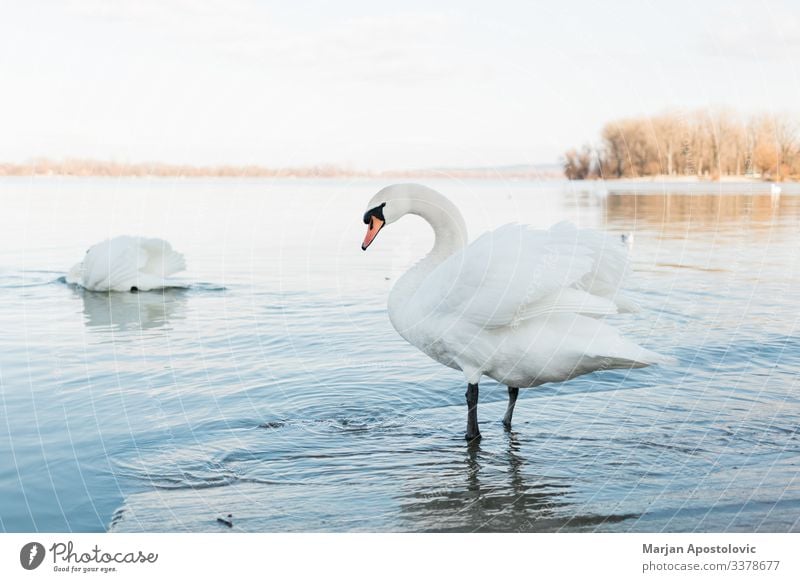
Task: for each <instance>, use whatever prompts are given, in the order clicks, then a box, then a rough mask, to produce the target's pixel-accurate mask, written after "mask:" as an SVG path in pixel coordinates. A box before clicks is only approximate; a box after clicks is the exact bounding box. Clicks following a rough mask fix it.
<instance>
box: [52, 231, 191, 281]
mask: <svg viewBox="0 0 800 582" xmlns="http://www.w3.org/2000/svg"><path fill="white" fill-rule="evenodd" d="M184 269H186V261H185V260H184V258H183V255H182V254H180V253H178V252H176V251H174V250H172V245H170V244H169V243H168V242H167V241H165V240H162V239H160V238H142V237H136V236H118V237H115V238H112V239H108V240H104V241H103V242H101V243H98V244H96V245H94V246H92V247H91V248H90V249H89V250H88V251H86V256H85V257H84V258H83V261H82V262H80V263H78V264H77V265H75V266H74V267H72V269H70V271H69V274H68V275H67V283H72V284H76V285H80V286H81V287H85V288H86V289H88V290H90V291H150V290H152V289H162V288H164V287H171V286H174V284H171V283H170V282H169V281H168V280H167V277H169V276H170V275H173V274H175V273H177V272H179V271H183V270H184Z"/></svg>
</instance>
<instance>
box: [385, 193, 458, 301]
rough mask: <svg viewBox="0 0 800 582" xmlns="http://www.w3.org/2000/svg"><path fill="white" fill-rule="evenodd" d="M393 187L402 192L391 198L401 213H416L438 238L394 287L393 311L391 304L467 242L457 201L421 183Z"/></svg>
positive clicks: (414, 288) (392, 297)
mask: <svg viewBox="0 0 800 582" xmlns="http://www.w3.org/2000/svg"><path fill="white" fill-rule="evenodd" d="M390 188H393V189H397V190H399V192H397V194H399V196H397V198H395V199H394V200H392V201H391V202H389V204H397V205H398V206H399V207H401V209H402V210H403V211H404V212H402V214H416V215H417V216H420V217H422V218H423V219H424V220H425V221H426V222H427V223H428V224H430V225H431V228H433V232H434V235H435V241H434V244H433V248H432V249H431V251H430V252H429V253H428V254H427V255H426V256H425V258H424V259H422V260H421V261H420V262H419V263H417V264H416V265H414V266H413V267H412V268H411V269H409V270H408V271H407V272H406V273H405V274H404V275H403V276H402V277H401V278H400V279H399V280H398V281H397V283H395V285H394V287H393V288H392V292H391V294H390V295H389V306H390V313H391V312H392V311H393V310H392V307H393V306H397V308H398V309H396V310H394V311H395V313H396V312H397V311H398V310H399V309H400V305H399V304H402V303H404V302H405V300H407V299H409V298H410V297H411V296H412V295H413V294H414V291H416V289H417V287H419V285H420V283H422V281H423V280H424V279H425V277H426V276H427V275H428V274H429V273H430V272H431V271H432V270H433V269H435V268H436V266H437V265H439V263H441V262H442V261H444V260H445V259H446V258H447V257H449V256H450V255H452V254H453V253H455V252H457V251H459V250H460V249H462V248H463V247H464V246H465V245H466V244H467V225H466V223H465V222H464V217H463V216H462V215H461V212H460V211H459V210H458V208H457V207H456V205H455V204H453V203H452V202H450V200H448V199H447V198H445V197H444V196H443V195H441V194H439V193H438V192H437V191H436V190H433V189H431V188H428V187H426V186H421V185H418V184H401V185H398V186H392V187H390ZM387 190H388V189H387Z"/></svg>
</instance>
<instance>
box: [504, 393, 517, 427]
mask: <svg viewBox="0 0 800 582" xmlns="http://www.w3.org/2000/svg"><path fill="white" fill-rule="evenodd" d="M517 396H519V388H512V387H511V386H509V387H508V408H506V415H505V416H504V417H503V426H504V427H506V430H511V417H512V416H514V405H515V404H516V403H517Z"/></svg>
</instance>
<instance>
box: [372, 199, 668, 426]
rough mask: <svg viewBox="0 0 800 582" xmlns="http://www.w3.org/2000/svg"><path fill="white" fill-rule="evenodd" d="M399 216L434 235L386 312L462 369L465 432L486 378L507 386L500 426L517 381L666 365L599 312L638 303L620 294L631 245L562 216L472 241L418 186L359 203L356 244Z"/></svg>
mask: <svg viewBox="0 0 800 582" xmlns="http://www.w3.org/2000/svg"><path fill="white" fill-rule="evenodd" d="M406 214H416V215H418V216H421V217H422V218H424V219H425V220H426V221H427V222H428V223H429V224H430V225H431V226H432V227H433V230H434V233H435V235H436V238H435V243H434V245H433V250H431V252H430V253H429V254H428V255H427V256H426V257H425V258H424V259H423V260H422V261H420V262H419V263H417V264H416V265H415V266H414V267H412V268H411V269H409V271H408V272H407V273H405V274H404V275H403V276H402V277H401V278H400V279H399V280H398V281H397V283H396V284H395V285H394V287H393V289H392V291H391V293H390V295H389V318H390V320H391V322H392V325H393V326H394V328H395V329H396V330H397V332H398V333H399V334H400V335H401V336H402V337H403V338H405V339H406V340H407V341H408V342H409V343H410V344H412V345H414V346H416V347H417V348H419V349H420V350H421V351H423V352H424V353H426V354H427V355H428V356H430V357H431V358H433V359H434V360H436V361H437V362H440V363H442V364H444V365H445V366H449V367H451V368H454V369H456V370H461V371H462V372H463V373H464V376H465V379H466V382H467V393H466V398H467V410H468V413H467V431H466V435H465V436H466V438H467V440H473V439H476V438H480V431H479V429H478V416H477V405H478V382H479V381H480V379H481V377H482V376H484V375H485V376H488V377H490V378H493V379H495V380H497V381H498V382H500V383H502V384H506V385H507V386H508V395H509V400H508V408H507V410H506V414H505V417H504V418H503V424H504V425H505V427H506V428H507V429H508V428H510V427H511V417H512V415H513V413H514V405H515V403H516V400H517V396H518V394H519V388H524V387H533V386H538V385H540V384H544V383H546V382H560V381H562V380H568V379H570V378H574V377H575V376H579V375H581V374H587V373H589V372H594V371H596V370H607V369H611V368H640V367H644V366H649V365H651V364H656V363H667V362H670V361H672V359H671V358H667V357H664V356H662V355H660V354H657V353H655V352H652V351H650V350H647V349H644V348H642V347H640V346H638V345H637V344H635V343H634V342H632V341H630V340H627V339H625V338H623V337H622V336H621V335H620V334H619V332H617V330H615V329H614V328H613V327H611V326H609V325H608V324H606V323H604V322H603V321H602V320H601V319H600V318H601V317H602V316H604V315H611V314H614V313H621V312H626V311H634V310H635V309H636V306H635V304H633V303H632V302H631V301H629V300H627V299H625V298H623V297H622V296H621V295H620V294H619V287H620V284H621V282H622V279H623V276H624V274H625V271H626V267H627V249H626V247H625V245H621V244H620V241H619V239H618V238H612V237H610V236H606V235H604V234H602V233H600V232H596V231H591V230H578V229H577V228H575V227H574V226H573V225H572V224H570V223H566V222H562V223H560V224H557V225H555V226H553V227H552V228H550V229H549V230H546V231H542V230H532V229H531V228H529V227H527V226H525V225H518V224H509V225H506V226H502V227H500V228H498V229H497V230H494V231H491V232H488V233H486V234H484V235H483V236H481V237H480V238H478V239H477V240H476V241H474V242H473V243H472V244H469V245H468V244H467V228H466V225H465V223H464V219H463V218H462V216H461V213H460V212H459V211H458V209H457V208H456V206H455V205H454V204H453V203H452V202H450V201H449V200H448V199H447V198H445V197H444V196H442V195H441V194H439V193H438V192H436V191H435V190H432V189H431V188H428V187H426V186H421V185H418V184H397V185H394V186H389V187H387V188H384V189H383V190H381V191H380V192H378V193H377V194H376V195H375V196H374V197H373V198H372V200H371V201H370V202H369V204H368V205H367V211H366V213H365V214H364V223H365V224H367V225H368V230H367V234H366V237H365V238H364V242H363V244H362V245H361V248H362V249H363V250H366V249H367V247H368V246H369V245H370V244H371V243H372V241H374V240H375V237H376V236H377V234H378V232H380V230H381V229H382V228H383V227H384V226H386V225H387V224H391V223H393V222H395V221H396V220H398V219H399V218H401V217H402V216H404V215H406Z"/></svg>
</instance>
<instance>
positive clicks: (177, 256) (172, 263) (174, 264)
mask: <svg viewBox="0 0 800 582" xmlns="http://www.w3.org/2000/svg"><path fill="white" fill-rule="evenodd" d="M162 260H163V261H164V276H165V277H169V276H170V275H174V274H175V273H178V272H180V271H185V270H186V258H185V257H184V256H183V254H181V253H179V252H178V251H173V250H170V251H169V252H168V253H165V254H164V258H163V259H162Z"/></svg>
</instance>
